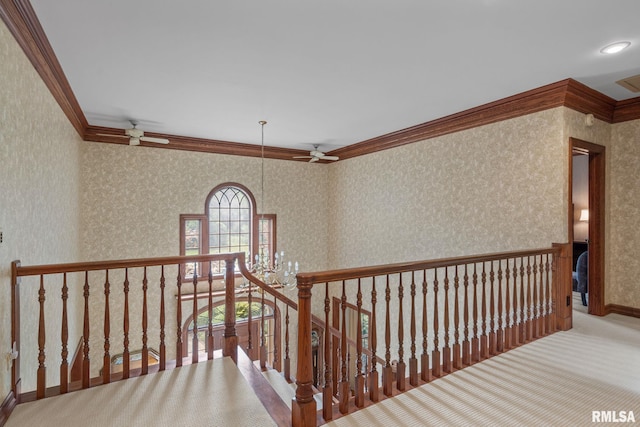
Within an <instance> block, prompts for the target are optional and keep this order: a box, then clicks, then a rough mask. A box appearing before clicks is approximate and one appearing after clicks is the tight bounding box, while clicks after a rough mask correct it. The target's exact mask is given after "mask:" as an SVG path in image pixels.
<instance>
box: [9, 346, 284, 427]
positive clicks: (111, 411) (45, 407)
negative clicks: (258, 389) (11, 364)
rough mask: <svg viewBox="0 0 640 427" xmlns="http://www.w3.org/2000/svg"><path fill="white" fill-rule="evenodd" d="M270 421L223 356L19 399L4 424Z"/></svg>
mask: <svg viewBox="0 0 640 427" xmlns="http://www.w3.org/2000/svg"><path fill="white" fill-rule="evenodd" d="M220 390H224V392H223V393H221V392H220ZM214 393H215V394H214ZM275 425H276V424H275V423H274V422H273V420H272V419H271V417H270V416H269V414H268V413H267V411H266V409H265V408H264V407H263V406H262V404H261V403H260V401H259V400H258V398H257V397H256V396H255V394H254V393H253V390H252V389H251V387H250V386H249V384H248V383H247V382H246V380H245V379H244V377H243V376H242V374H241V373H240V371H239V370H238V368H237V367H236V365H235V364H234V363H233V361H232V360H231V359H230V358H228V357H226V358H221V359H214V360H212V361H208V362H201V363H198V364H196V365H187V366H183V367H182V368H177V369H172V370H170V371H164V372H160V373H157V374H152V375H147V376H144V377H138V378H133V379H129V380H126V381H118V382H116V383H112V384H107V385H104V386H100V387H95V388H92V389H89V390H84V391H79V392H74V393H70V394H66V395H63V396H56V397H52V398H48V399H44V400H41V401H38V402H31V403H25V404H21V405H18V406H17V407H16V408H15V409H14V411H13V414H11V417H9V421H8V422H7V424H6V427H39V426H43V427H44V426H46V427H120V426H122V427H133V426H136V427H137V426H140V427H142V426H145V427H148V426H153V427H178V426H189V427H205V426H220V427H227V426H234V427H235V426H251V427H258V426H275Z"/></svg>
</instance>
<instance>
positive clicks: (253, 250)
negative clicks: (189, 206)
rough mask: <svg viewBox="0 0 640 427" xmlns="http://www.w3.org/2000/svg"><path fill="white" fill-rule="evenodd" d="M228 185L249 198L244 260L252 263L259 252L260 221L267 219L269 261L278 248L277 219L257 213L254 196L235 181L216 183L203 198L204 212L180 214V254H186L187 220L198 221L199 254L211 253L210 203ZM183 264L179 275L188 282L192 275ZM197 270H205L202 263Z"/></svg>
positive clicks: (216, 275)
mask: <svg viewBox="0 0 640 427" xmlns="http://www.w3.org/2000/svg"><path fill="white" fill-rule="evenodd" d="M228 187H235V188H236V189H238V190H240V191H242V192H243V193H244V195H245V196H246V197H247V199H248V200H249V204H250V207H249V208H250V211H251V214H250V222H249V224H250V225H249V226H250V228H251V230H250V235H249V238H250V242H249V251H250V253H249V257H248V259H246V260H245V261H246V262H248V263H251V264H253V262H254V259H255V255H256V254H258V253H259V251H260V242H259V238H260V226H261V222H262V221H263V220H264V221H267V222H268V226H269V231H268V233H269V234H270V235H271V239H270V240H269V242H268V244H267V251H268V254H269V259H270V260H271V261H273V260H272V257H273V255H274V254H275V252H276V251H277V250H278V246H277V221H276V214H265V213H258V205H257V203H256V200H255V197H254V196H253V193H252V192H251V191H250V190H249V189H248V188H247V187H245V186H244V185H242V184H240V183H237V182H224V183H222V184H218V185H216V186H215V187H214V188H213V189H212V190H211V191H210V192H209V194H208V195H207V197H206V199H205V203H204V214H180V255H183V256H184V255H186V237H187V236H186V224H187V221H193V220H196V221H200V237H199V253H200V254H209V253H211V252H210V251H211V247H210V241H209V239H210V235H209V232H210V230H209V223H210V220H211V218H210V214H209V213H210V203H211V200H212V199H213V198H214V196H215V194H216V193H217V192H218V191H220V190H222V189H225V188H228ZM185 270H186V269H185V266H182V267H181V277H182V279H183V281H185V282H189V281H191V280H192V279H193V277H187V276H186V271H185ZM197 271H199V272H202V271H205V269H204V266H203V263H198V265H197ZM223 275H224V274H223V273H216V274H214V275H213V277H214V278H220V277H222V276H223ZM239 275H240V273H239V272H236V276H239ZM200 279H203V276H202V274H199V277H198V280H200Z"/></svg>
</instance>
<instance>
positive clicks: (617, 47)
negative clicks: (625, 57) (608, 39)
mask: <svg viewBox="0 0 640 427" xmlns="http://www.w3.org/2000/svg"><path fill="white" fill-rule="evenodd" d="M629 46H631V43H630V42H617V43H612V44H610V45H608V46H605V47H603V48H602V49H600V53H604V54H607V55H608V54H612V53H618V52H620V51H621V50H622V49H625V48H627V47H629Z"/></svg>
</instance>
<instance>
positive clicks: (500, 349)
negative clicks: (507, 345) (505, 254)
mask: <svg viewBox="0 0 640 427" xmlns="http://www.w3.org/2000/svg"><path fill="white" fill-rule="evenodd" d="M496 339H497V347H496V351H497V352H499V353H501V352H503V351H504V330H503V327H502V261H498V333H497V337H496Z"/></svg>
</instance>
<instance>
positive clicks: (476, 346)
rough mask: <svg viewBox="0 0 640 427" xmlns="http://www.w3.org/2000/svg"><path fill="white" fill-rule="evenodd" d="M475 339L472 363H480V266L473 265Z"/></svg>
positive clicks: (473, 340)
mask: <svg viewBox="0 0 640 427" xmlns="http://www.w3.org/2000/svg"><path fill="white" fill-rule="evenodd" d="M472 277H473V313H472V314H473V338H471V363H475V362H479V361H480V335H478V265H477V264H476V263H474V264H473V276H472Z"/></svg>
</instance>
